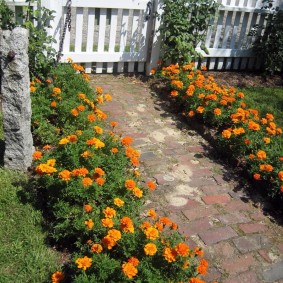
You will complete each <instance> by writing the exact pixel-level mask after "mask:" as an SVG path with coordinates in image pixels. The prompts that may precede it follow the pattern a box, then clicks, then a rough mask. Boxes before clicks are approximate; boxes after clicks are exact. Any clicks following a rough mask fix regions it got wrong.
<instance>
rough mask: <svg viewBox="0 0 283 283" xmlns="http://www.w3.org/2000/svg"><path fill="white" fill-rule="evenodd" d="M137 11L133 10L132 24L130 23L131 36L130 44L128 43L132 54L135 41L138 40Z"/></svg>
mask: <svg viewBox="0 0 283 283" xmlns="http://www.w3.org/2000/svg"><path fill="white" fill-rule="evenodd" d="M138 28H139V11H137V10H134V14H133V22H132V36H131V42H130V52H134V51H135V48H136V45H137V40H138V33H139V30H138Z"/></svg>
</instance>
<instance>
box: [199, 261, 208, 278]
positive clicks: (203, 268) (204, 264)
mask: <svg viewBox="0 0 283 283" xmlns="http://www.w3.org/2000/svg"><path fill="white" fill-rule="evenodd" d="M207 268H208V262H207V261H206V260H205V259H201V260H200V263H199V266H198V268H197V271H198V273H199V274H202V275H205V274H206V271H207Z"/></svg>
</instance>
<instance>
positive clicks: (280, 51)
mask: <svg viewBox="0 0 283 283" xmlns="http://www.w3.org/2000/svg"><path fill="white" fill-rule="evenodd" d="M262 2H263V4H264V6H263V7H262V9H263V10H264V12H265V13H267V15H266V25H265V26H259V25H258V24H257V25H256V26H255V27H253V29H252V31H251V32H250V35H257V33H258V28H263V30H264V32H263V34H262V35H260V36H258V37H257V39H256V40H255V42H254V44H253V50H254V51H255V53H256V54H257V55H258V56H259V57H260V58H262V59H263V68H264V70H265V71H266V72H267V73H268V74H273V73H274V72H280V71H282V70H283V11H282V10H279V7H274V5H273V2H274V1H273V0H272V1H270V0H263V1H262Z"/></svg>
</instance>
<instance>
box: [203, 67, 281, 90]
mask: <svg viewBox="0 0 283 283" xmlns="http://www.w3.org/2000/svg"><path fill="white" fill-rule="evenodd" d="M205 74H207V75H212V76H214V78H215V80H216V82H217V83H218V84H219V85H221V86H226V87H240V88H242V87H283V74H281V75H278V74H276V75H273V76H269V77H264V76H263V75H262V74H259V73H251V72H213V71H208V72H205Z"/></svg>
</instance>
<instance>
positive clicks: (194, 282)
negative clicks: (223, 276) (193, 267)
mask: <svg viewBox="0 0 283 283" xmlns="http://www.w3.org/2000/svg"><path fill="white" fill-rule="evenodd" d="M188 283H205V281H203V280H201V279H199V278H197V277H192V278H191V279H190V280H189V282H188Z"/></svg>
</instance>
